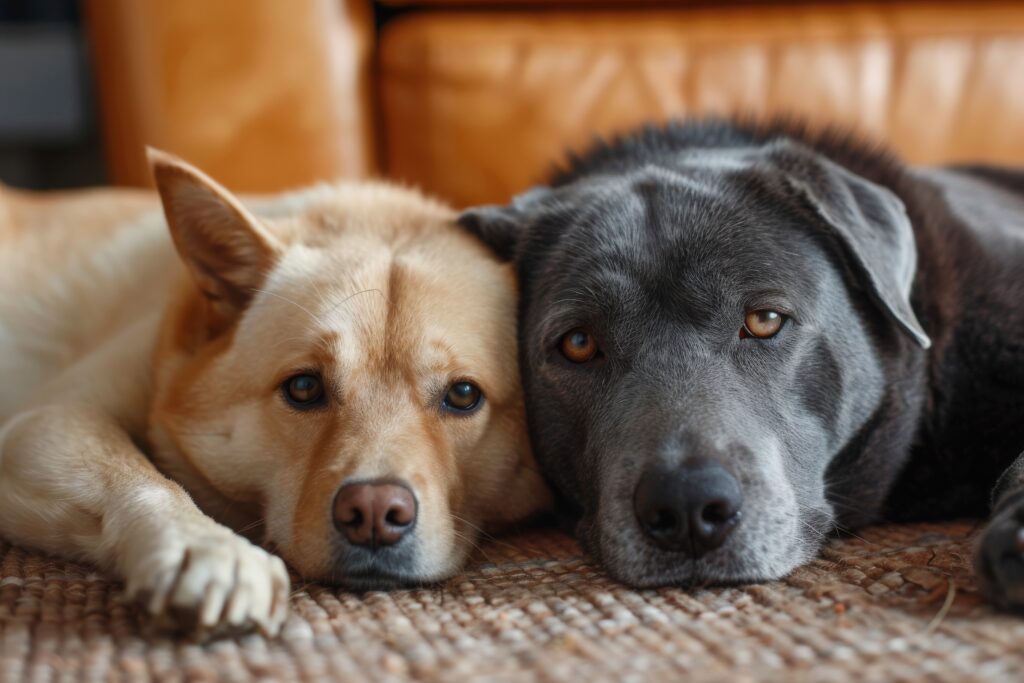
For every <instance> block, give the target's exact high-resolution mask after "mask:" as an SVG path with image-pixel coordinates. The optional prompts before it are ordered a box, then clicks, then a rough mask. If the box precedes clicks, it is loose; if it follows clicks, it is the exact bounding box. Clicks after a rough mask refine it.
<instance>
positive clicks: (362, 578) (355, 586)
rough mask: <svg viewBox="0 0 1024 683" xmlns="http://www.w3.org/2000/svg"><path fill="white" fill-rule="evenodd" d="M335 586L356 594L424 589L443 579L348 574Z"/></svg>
mask: <svg viewBox="0 0 1024 683" xmlns="http://www.w3.org/2000/svg"><path fill="white" fill-rule="evenodd" d="M334 579H335V580H334V581H331V583H332V584H333V585H336V586H338V587H340V588H344V589H346V590H350V591H353V592H356V593H364V592H368V591H393V590H402V589H410V588H424V587H428V586H431V585H435V584H437V583H438V582H439V581H442V580H443V577H435V578H428V577H419V576H412V575H410V576H404V575H400V574H392V573H385V572H367V573H362V574H346V575H339V576H336V577H334Z"/></svg>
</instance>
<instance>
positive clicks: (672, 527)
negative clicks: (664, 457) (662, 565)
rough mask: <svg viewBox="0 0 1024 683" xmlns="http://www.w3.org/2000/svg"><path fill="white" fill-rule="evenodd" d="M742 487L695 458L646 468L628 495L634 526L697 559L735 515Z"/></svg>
mask: <svg viewBox="0 0 1024 683" xmlns="http://www.w3.org/2000/svg"><path fill="white" fill-rule="evenodd" d="M742 505H743V491H742V489H740V483H739V482H738V481H736V477H734V476H733V475H732V474H730V473H729V472H728V471H727V470H726V469H725V468H724V467H722V466H721V465H719V464H717V463H714V462H711V461H708V460H695V461H693V462H689V463H687V464H684V465H683V466H681V467H675V468H671V469H669V468H667V467H664V466H656V467H649V468H648V469H647V471H646V472H644V474H643V475H642V476H641V477H640V483H639V484H638V485H637V487H636V493H635V495H634V498H633V507H634V510H635V511H636V516H637V520H638V521H639V522H640V528H641V529H643V531H644V533H645V534H646V535H647V537H648V538H650V539H651V540H652V541H654V542H655V543H657V544H658V545H659V546H660V547H662V548H664V549H666V550H675V551H686V552H688V553H689V554H690V555H691V556H692V557H694V558H698V557H701V556H702V555H704V554H706V553H708V552H710V551H712V550H714V549H715V548H717V547H719V546H721V545H722V544H723V543H724V542H725V539H726V538H727V537H728V536H729V534H730V533H731V532H732V530H733V529H734V528H735V527H736V524H737V523H738V522H739V520H740V507H742Z"/></svg>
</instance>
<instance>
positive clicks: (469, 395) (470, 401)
mask: <svg viewBox="0 0 1024 683" xmlns="http://www.w3.org/2000/svg"><path fill="white" fill-rule="evenodd" d="M483 397H484V393H483V392H482V391H480V387H478V386H477V385H475V384H473V383H472V382H456V383H455V384H453V385H451V386H450V387H448V393H446V394H445V395H444V407H445V408H447V409H448V410H451V411H453V412H456V413H470V412H473V411H474V410H476V409H477V408H478V407H479V406H480V400H481V399H482V398H483Z"/></svg>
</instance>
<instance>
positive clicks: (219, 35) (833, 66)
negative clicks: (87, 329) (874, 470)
mask: <svg viewBox="0 0 1024 683" xmlns="http://www.w3.org/2000/svg"><path fill="white" fill-rule="evenodd" d="M702 113H743V114H753V115H758V116H767V115H772V114H780V113H782V114H795V115H799V116H801V117H804V118H806V119H808V120H809V121H811V122H813V123H840V124H843V125H847V126H851V127H854V128H856V129H857V130H859V131H861V132H863V133H866V134H868V135H870V136H872V137H875V138H877V139H880V140H883V141H886V142H888V143H889V144H890V145H892V146H893V147H894V148H895V149H896V150H897V151H898V152H900V153H901V154H902V155H904V156H905V157H906V158H908V159H909V160H911V161H913V162H916V163H938V162H948V161H958V160H983V161H993V162H1002V163H1022V162H1024V3H1021V2H1006V1H1005V0H1003V1H991V0H979V1H977V2H962V3H956V2H944V1H931V2H922V1H919V0H913V1H898V2H876V3H863V2H825V1H818V2H792V1H791V2H751V1H750V0H748V1H747V2H732V1H728V0H726V1H721V2H700V1H699V0H693V1H686V0H674V1H673V0H662V1H657V0H651V1H643V2H630V1H628V0H621V1H620V2H614V1H607V2H605V1H602V2H586V1H584V0H551V1H544V0H508V1H507V2H503V1H499V0H437V1H431V0H378V1H376V2H373V1H371V0H288V1H285V0H173V1H172V0H84V1H82V2H76V1H74V0H0V181H3V182H4V183H7V184H9V185H13V186H18V187H28V188H60V187H73V186H78V185H93V184H106V183H109V184H118V185H147V184H148V183H149V176H148V172H147V169H146V166H145V163H144V157H143V146H144V145H146V144H149V145H154V146H158V147H161V148H164V149H167V150H169V151H172V152H174V153H177V154H179V155H181V156H183V157H185V158H186V159H188V160H189V161H191V162H193V163H195V164H197V165H198V166H200V167H201V168H203V169H204V170H206V171H207V172H209V173H210V174H211V175H213V176H214V177H216V178H217V179H218V180H220V181H221V182H223V183H224V184H226V185H227V186H228V187H230V188H232V189H234V190H237V191H249V192H265V191H276V190H282V189H286V188H289V187H294V186H298V185H303V184H307V183H311V182H314V181H317V180H322V179H326V178H333V177H349V178H363V177H371V176H386V177H390V178H395V179H399V180H404V181H407V182H410V183H414V184H416V185H420V186H422V187H424V188H426V189H427V190H429V191H431V192H433V193H435V194H437V195H440V196H442V197H443V198H445V199H447V200H449V201H451V202H453V203H454V204H456V205H457V206H462V205H467V204H473V203H479V202H491V201H503V200H505V199H507V198H508V197H509V196H510V195H511V194H513V193H515V192H517V191H520V190H522V189H524V188H525V187H528V186H529V185H531V184H533V183H535V182H538V181H540V180H543V179H544V177H545V175H546V173H547V172H548V170H549V169H550V166H551V164H552V162H554V161H556V160H558V159H559V158H560V157H561V156H562V153H563V151H564V150H565V149H566V148H568V147H579V146H581V145H585V144H586V143H587V142H588V141H589V140H590V139H591V138H592V137H593V136H594V135H598V134H608V133H612V132H615V131H620V130H623V129H625V128H628V127H629V126H631V125H634V124H636V123H639V122H642V121H647V120H664V119H668V118H671V117H679V116H686V115H692V114H702Z"/></svg>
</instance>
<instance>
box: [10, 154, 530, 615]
mask: <svg viewBox="0 0 1024 683" xmlns="http://www.w3.org/2000/svg"><path fill="white" fill-rule="evenodd" d="M151 163H152V165H153V170H154V174H155V177H156V180H157V186H158V188H159V192H160V197H161V199H162V201H163V208H164V214H165V216H166V219H167V223H166V225H165V224H164V222H163V221H162V220H160V217H159V214H157V213H156V212H152V213H153V215H152V216H150V217H148V218H147V217H145V215H144V214H142V215H136V217H135V218H134V219H133V220H131V221H127V222H123V221H118V220H116V219H117V218H123V217H124V216H125V215H130V214H139V212H140V211H144V207H146V206H149V204H150V202H151V201H152V200H151V199H147V198H145V197H143V196H140V195H128V196H120V195H119V196H118V197H117V198H116V199H112V198H111V194H110V193H104V194H100V195H82V196H76V197H74V198H71V199H68V200H64V201H59V202H57V203H56V204H53V203H51V202H47V201H42V202H41V201H39V200H36V199H32V198H29V197H23V196H19V195H16V194H14V193H7V196H6V198H5V197H4V194H3V193H0V202H2V203H0V378H2V380H3V382H2V385H0V534H2V535H3V536H5V537H7V538H9V539H11V540H12V541H15V542H18V543H23V544H26V545H29V546H33V547H35V548H40V549H42V550H45V551H49V552H52V553H56V554H60V555H64V556H69V557H73V558H83V559H86V560H88V561H91V562H94V563H96V564H99V565H101V566H103V567H105V568H107V569H109V570H111V571H112V572H115V573H116V574H118V575H119V576H121V577H123V578H124V579H125V581H126V583H127V590H128V592H129V594H132V595H135V596H138V597H141V598H143V599H144V600H145V601H146V604H147V605H148V608H149V610H150V611H151V612H153V613H155V614H160V613H163V612H165V611H168V610H170V609H171V608H174V609H175V610H179V609H180V610H185V611H187V612H191V613H193V614H194V615H195V616H196V618H197V619H198V624H199V626H200V627H201V628H213V627H219V626H246V625H251V624H255V625H257V626H259V627H261V628H262V629H264V630H265V631H267V632H270V633H274V632H276V631H277V630H278V629H279V628H280V625H281V623H282V620H283V618H284V615H285V613H286V610H287V602H288V583H289V580H288V575H287V573H286V571H285V566H284V564H283V563H282V562H281V561H280V559H278V558H277V557H275V556H273V555H271V554H269V553H267V552H266V551H264V550H263V549H261V548H259V547H257V546H256V545H253V543H251V542H250V541H249V540H246V539H245V538H243V537H242V536H240V535H238V534H237V533H235V531H237V532H240V533H245V534H246V535H247V536H248V537H249V538H252V539H254V540H257V541H262V542H265V543H267V544H268V545H270V546H271V547H273V548H275V549H276V550H277V552H279V553H280V555H281V556H282V557H283V558H284V559H285V560H287V561H288V563H289V564H291V565H292V566H293V567H294V568H295V569H296V570H297V571H298V572H299V573H300V574H301V575H303V576H304V577H307V578H311V579H323V580H333V581H339V582H341V583H344V584H346V585H350V586H355V587H364V586H381V585H398V584H404V583H410V582H421V581H431V580H436V579H439V578H442V577H445V576H448V575H450V574H452V573H453V572H454V571H456V570H457V569H458V568H459V567H460V566H461V564H462V563H463V561H464V560H465V559H466V557H467V554H468V552H469V550H470V549H471V546H472V544H473V542H474V540H475V539H476V538H477V536H478V533H479V531H480V528H481V527H488V526H492V525H500V524H503V523H507V522H510V521H513V520H517V519H521V518H523V517H524V516H527V515H529V514H532V513H534V512H536V511H538V510H539V509H541V508H542V507H544V506H546V505H547V504H548V501H549V499H548V494H547V492H546V489H545V488H544V486H543V484H542V482H541V480H540V479H539V477H538V476H537V474H536V470H535V467H534V463H533V460H532V456H531V454H530V452H529V448H528V444H527V437H526V431H525V425H524V411H523V397H522V390H521V387H520V382H519V377H518V370H517V364H516V341H515V317H516V316H515V289H514V280H513V275H512V271H511V270H510V269H508V268H507V267H505V266H502V265H500V264H498V263H497V261H496V260H495V259H494V258H492V257H491V256H490V255H489V253H488V252H487V251H486V250H485V249H484V247H482V246H481V245H480V244H478V243H477V242H476V241H475V240H474V239H473V238H471V237H469V236H467V235H465V234H463V233H462V232H460V231H459V230H458V228H457V227H456V226H455V224H454V222H453V214H452V212H451V211H450V210H449V209H448V208H446V207H444V206H441V205H440V204H437V203H435V202H432V201H428V200H426V199H424V198H423V197H421V196H420V195H419V194H417V193H415V192H412V191H409V190H404V189H398V188H395V187H392V186H388V185H383V184H361V185H331V186H323V187H319V188H315V189H312V190H308V191H305V192H300V193H295V194H291V195H286V196H283V197H281V198H278V199H274V200H264V201H261V202H257V203H255V204H254V205H253V206H254V208H253V209H252V211H253V212H252V213H251V212H250V209H248V208H245V207H243V205H242V204H241V203H240V202H239V201H238V200H236V199H235V198H233V197H232V196H231V195H230V194H228V193H227V192H226V191H225V190H224V189H223V188H221V187H220V186H218V185H217V184H216V183H214V182H213V181H212V180H210V179H209V178H207V177H206V176H204V175H203V174H202V173H200V172H199V171H197V170H196V169H194V168H192V167H190V166H188V165H187V164H185V163H184V162H181V161H179V160H177V159H174V158H172V157H170V156H167V155H164V154H161V153H152V154H151ZM90 214H94V215H98V216H99V219H98V220H92V221H90V220H89V219H88V216H89V215H90ZM257 216H259V217H258V218H257ZM167 226H169V227H170V237H171V238H172V239H168V230H167ZM172 241H173V246H172ZM175 247H176V251H177V256H178V257H179V258H175ZM182 265H184V267H182ZM154 465H155V466H154ZM215 520H216V521H215ZM229 527H230V528H229ZM231 529H234V530H235V531H232V530H231Z"/></svg>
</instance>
